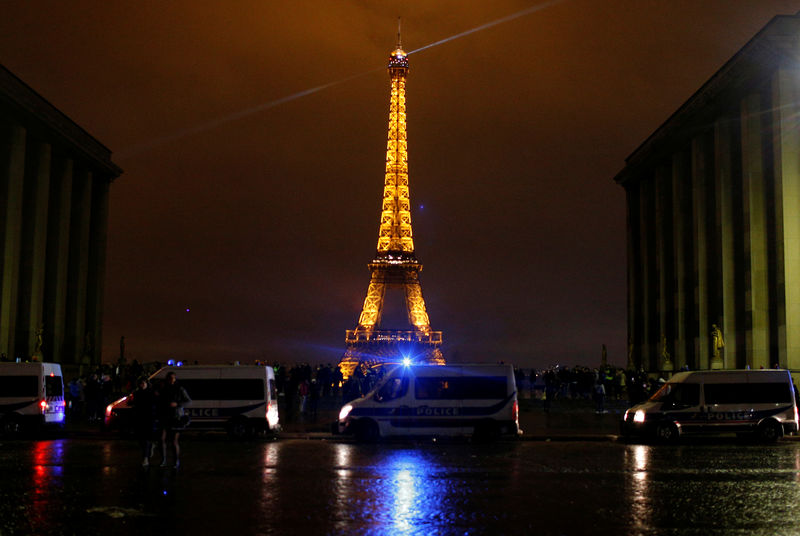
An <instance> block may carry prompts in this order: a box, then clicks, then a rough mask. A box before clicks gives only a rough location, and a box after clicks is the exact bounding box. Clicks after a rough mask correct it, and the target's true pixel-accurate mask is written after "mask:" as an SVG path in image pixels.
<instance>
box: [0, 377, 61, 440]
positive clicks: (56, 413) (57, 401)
mask: <svg viewBox="0 0 800 536" xmlns="http://www.w3.org/2000/svg"><path fill="white" fill-rule="evenodd" d="M65 407H66V404H65V402H64V380H63V378H62V375H61V365H59V364H57V363H36V362H34V363H0V431H2V434H3V435H4V436H6V437H13V436H16V435H18V434H19V433H20V432H21V431H25V430H28V431H38V430H39V429H41V428H42V427H45V426H51V427H63V426H64V411H65Z"/></svg>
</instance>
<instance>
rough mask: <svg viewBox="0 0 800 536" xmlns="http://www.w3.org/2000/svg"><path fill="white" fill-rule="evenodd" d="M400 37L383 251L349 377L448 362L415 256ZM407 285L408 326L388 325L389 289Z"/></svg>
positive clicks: (347, 358)
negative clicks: (381, 368)
mask: <svg viewBox="0 0 800 536" xmlns="http://www.w3.org/2000/svg"><path fill="white" fill-rule="evenodd" d="M406 56H407V55H406V53H405V52H404V51H403V49H402V46H401V44H400V33H399V32H398V36H397V49H396V50H395V51H394V52H392V53H391V54H390V56H389V76H390V78H391V98H390V105H389V139H388V143H387V148H386V175H385V179H384V184H383V201H382V209H381V219H380V228H379V231H378V250H377V253H376V255H375V259H374V260H373V261H372V262H371V263H369V265H368V267H369V270H370V273H371V274H372V277H371V278H370V282H369V287H368V289H367V297H366V299H365V300H364V307H363V309H362V311H361V316H359V319H358V326H357V327H356V329H354V330H347V332H346V334H345V341H346V343H347V348H346V350H345V353H344V355H343V356H342V360H341V362H340V366H341V369H342V373H343V375H344V377H345V378H349V377H350V376H351V375H352V373H353V371H354V370H355V368H356V367H357V366H361V367H366V368H372V367H376V366H380V365H384V364H393V363H402V362H403V361H404V359H409V360H410V361H411V362H413V363H429V364H438V365H444V357H443V356H442V351H441V344H442V332H441V331H433V330H432V329H431V325H430V321H429V320H428V313H427V311H426V309H425V301H424V300H423V298H422V287H421V286H420V283H419V272H420V271H422V264H420V263H419V262H418V261H417V259H416V256H415V255H414V240H413V238H412V232H411V201H410V197H409V189H408V151H407V142H406V76H407V75H408V59H407V58H406ZM390 289H402V290H403V291H404V296H405V308H406V313H407V317H408V318H407V321H408V323H407V325H406V326H403V327H397V326H392V327H388V326H387V327H384V324H383V323H382V320H383V319H384V318H383V317H384V312H385V308H384V298H385V297H386V291H387V290H390Z"/></svg>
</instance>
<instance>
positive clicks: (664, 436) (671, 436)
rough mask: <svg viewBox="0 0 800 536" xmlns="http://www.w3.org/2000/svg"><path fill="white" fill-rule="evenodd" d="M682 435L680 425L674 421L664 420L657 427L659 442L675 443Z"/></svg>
mask: <svg viewBox="0 0 800 536" xmlns="http://www.w3.org/2000/svg"><path fill="white" fill-rule="evenodd" d="M679 436H680V432H679V431H678V427H677V426H675V423H672V422H662V423H661V424H659V425H658V427H657V428H656V440H657V441H658V442H659V443H675V442H676V441H677V440H678V437H679Z"/></svg>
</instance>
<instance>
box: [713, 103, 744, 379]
mask: <svg viewBox="0 0 800 536" xmlns="http://www.w3.org/2000/svg"><path fill="white" fill-rule="evenodd" d="M714 163H715V184H716V191H717V198H716V201H717V206H716V212H717V218H718V221H719V233H720V257H721V259H720V260H721V266H722V271H721V272H722V325H721V326H719V327H720V329H721V330H722V333H723V336H724V337H725V349H724V351H723V357H724V359H723V365H724V368H736V367H737V366H738V353H739V352H738V348H737V347H736V346H737V345H736V330H737V325H736V247H735V236H736V226H735V224H734V210H735V208H734V201H733V189H734V184H733V166H732V154H731V128H730V120H729V119H726V118H722V119H718V120H717V122H716V123H715V125H714Z"/></svg>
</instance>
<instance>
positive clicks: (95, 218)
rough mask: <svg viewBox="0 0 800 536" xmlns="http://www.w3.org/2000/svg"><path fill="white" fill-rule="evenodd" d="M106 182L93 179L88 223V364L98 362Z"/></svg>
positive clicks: (104, 277)
mask: <svg viewBox="0 0 800 536" xmlns="http://www.w3.org/2000/svg"><path fill="white" fill-rule="evenodd" d="M108 189H109V182H108V181H106V180H104V179H103V178H102V177H97V176H96V177H95V178H94V191H93V193H92V223H91V232H90V237H89V241H90V242H89V286H88V288H87V303H86V313H87V314H86V323H87V326H86V330H87V331H89V332H90V333H91V334H92V335H91V337H92V340H93V344H94V353H93V354H92V359H93V362H92V364H95V365H97V364H100V362H101V360H102V354H101V349H102V340H103V296H104V294H103V290H104V283H105V279H106V242H107V238H108Z"/></svg>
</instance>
